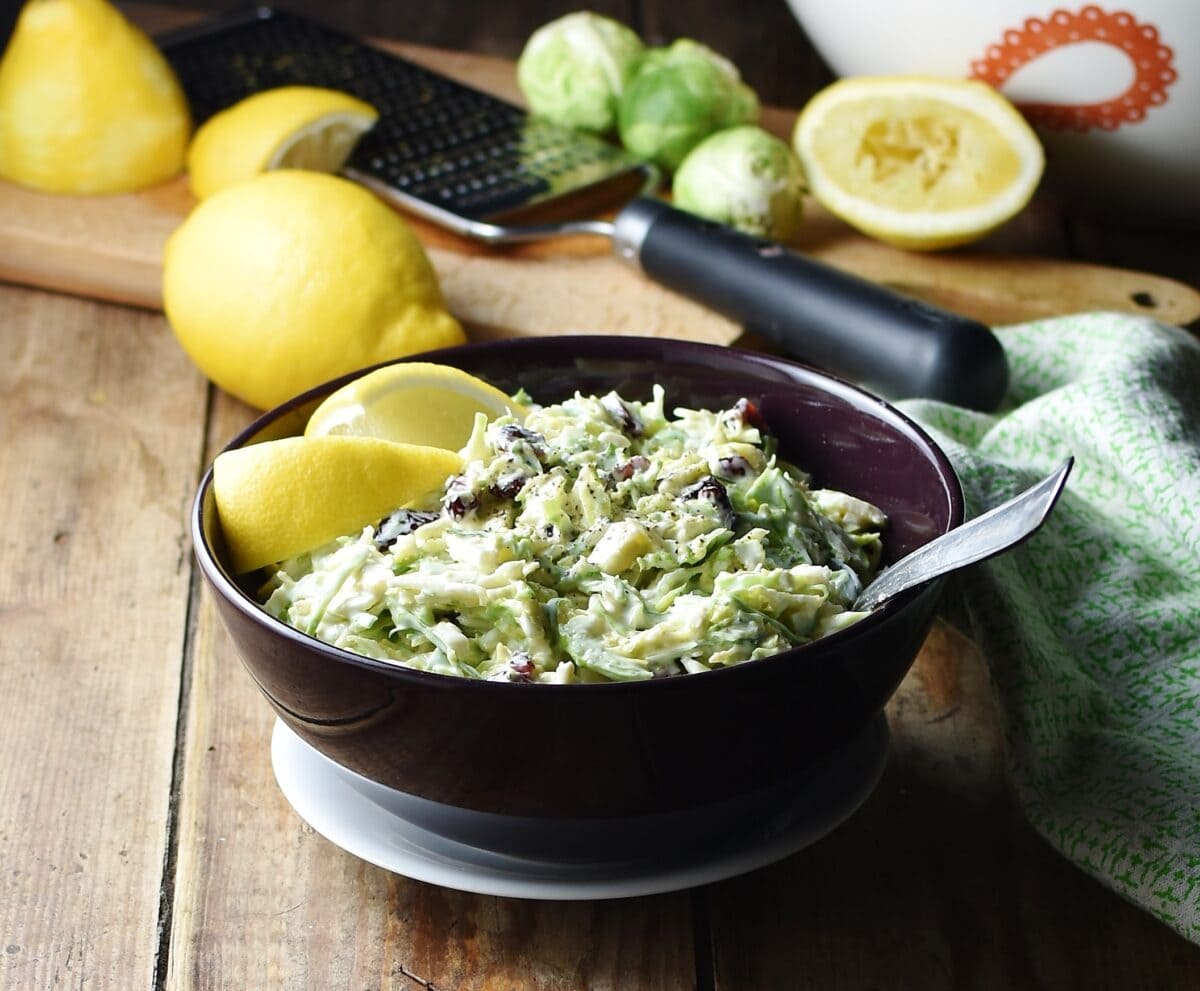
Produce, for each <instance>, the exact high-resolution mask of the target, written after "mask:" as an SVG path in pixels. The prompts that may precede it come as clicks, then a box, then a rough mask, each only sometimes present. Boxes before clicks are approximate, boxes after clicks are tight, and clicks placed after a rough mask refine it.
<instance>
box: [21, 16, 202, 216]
mask: <svg viewBox="0 0 1200 991" xmlns="http://www.w3.org/2000/svg"><path fill="white" fill-rule="evenodd" d="M190 133H191V115H190V113H189V110H188V105H187V100H186V98H185V97H184V94H183V90H182V89H181V87H180V85H179V81H178V79H177V78H176V76H175V73H174V71H173V70H172V69H171V67H170V65H169V64H168V63H167V60H166V59H165V58H163V56H162V54H161V53H160V52H159V51H158V49H157V48H155V47H154V44H153V42H151V40H150V39H149V38H148V37H146V35H145V34H144V33H143V32H142V31H140V30H139V29H138V28H136V27H134V26H133V25H132V24H130V23H129V22H128V21H127V20H126V19H125V18H124V17H123V16H122V15H121V13H120V12H119V11H118V10H117V9H116V8H115V7H113V6H112V5H111V4H109V3H106V2H104V0H39V2H37V3H27V4H26V5H25V6H24V8H23V9H22V10H21V14H20V16H19V18H18V20H17V24H16V27H15V28H14V30H13V34H12V37H11V39H10V40H9V43H8V47H7V50H6V51H5V52H4V57H3V59H2V60H0V177H3V178H5V179H7V180H9V181H11V182H14V183H17V184H19V185H22V186H27V187H29V188H31V189H37V190H41V191H43V192H50V193H72V194H97V193H123V192H132V191H135V190H139V189H144V188H146V187H149V186H153V185H156V184H158V183H161V182H165V181H166V180H167V179H170V178H172V177H174V176H176V175H178V174H179V173H180V172H181V171H182V169H183V163H184V155H185V153H186V150H187V144H188V138H189V136H190Z"/></svg>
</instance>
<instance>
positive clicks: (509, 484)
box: [492, 475, 528, 499]
mask: <svg viewBox="0 0 1200 991" xmlns="http://www.w3.org/2000/svg"><path fill="white" fill-rule="evenodd" d="M527 481H528V479H527V478H526V477H525V476H524V475H505V476H503V477H502V478H498V479H496V484H495V485H493V486H492V495H494V496H495V497H496V498H497V499H513V498H515V497H516V495H517V493H519V492H520V491H521V490H522V489H523V488H525V483H526V482H527Z"/></svg>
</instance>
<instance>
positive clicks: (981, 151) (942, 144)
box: [792, 76, 1044, 249]
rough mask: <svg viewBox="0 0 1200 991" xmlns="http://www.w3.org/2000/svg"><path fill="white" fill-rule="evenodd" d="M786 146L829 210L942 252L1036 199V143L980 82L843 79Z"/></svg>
mask: <svg viewBox="0 0 1200 991" xmlns="http://www.w3.org/2000/svg"><path fill="white" fill-rule="evenodd" d="M792 143H793V146H794V147H795V149H796V153H797V154H798V155H799V156H800V160H801V162H802V163H803V164H804V168H805V172H806V174H807V177H808V182H809V187H810V189H811V190H812V193H813V195H814V196H815V197H816V199H817V200H818V201H819V202H820V203H821V205H822V206H824V207H825V208H826V209H827V210H829V211H830V212H831V213H833V214H835V215H836V216H838V217H841V218H842V219H843V220H845V221H846V222H847V223H849V224H851V225H852V226H854V227H856V228H858V229H859V230H861V231H863V232H864V233H867V234H870V235H871V236H872V237H876V238H878V239H879V240H881V241H886V242H888V243H890V244H895V245H898V246H900V247H905V248H919V249H932V248H945V247H950V246H952V245H955V244H965V243H967V242H968V241H973V240H975V239H976V238H979V237H981V236H983V235H984V234H986V233H987V232H988V231H990V230H992V229H993V228H995V227H997V226H999V225H1000V224H1002V223H1003V222H1004V221H1006V220H1008V219H1009V218H1010V217H1012V216H1013V215H1014V214H1016V213H1017V212H1018V211H1019V210H1020V209H1021V208H1022V207H1023V206H1025V204H1026V203H1027V202H1028V201H1029V198H1030V197H1031V196H1032V195H1033V192H1034V190H1035V189H1036V188H1037V184H1038V181H1039V180H1040V179H1041V175H1042V169H1043V166H1044V156H1043V154H1042V147H1041V143H1040V142H1039V141H1038V138H1037V135H1036V134H1034V132H1033V129H1032V128H1030V126H1029V125H1028V124H1027V123H1026V122H1025V119H1024V118H1023V117H1022V116H1021V114H1020V113H1019V112H1018V111H1017V109H1016V108H1015V107H1014V106H1013V105H1012V104H1011V103H1009V101H1008V100H1007V99H1005V98H1004V97H1003V96H1002V95H1001V94H1000V93H998V92H997V91H996V90H994V89H992V88H991V87H990V86H988V85H986V84H985V83H981V82H976V81H969V80H951V79H935V78H927V77H920V76H863V77H856V78H849V79H844V80H842V81H840V82H837V83H834V84H833V85H832V86H829V87H826V88H825V89H824V90H822V91H821V92H820V93H818V94H817V95H816V96H815V97H813V99H812V100H811V101H809V103H808V104H807V105H806V106H805V108H804V110H803V111H802V112H801V114H800V116H799V118H798V120H797V122H796V128H795V131H794V132H793V136H792Z"/></svg>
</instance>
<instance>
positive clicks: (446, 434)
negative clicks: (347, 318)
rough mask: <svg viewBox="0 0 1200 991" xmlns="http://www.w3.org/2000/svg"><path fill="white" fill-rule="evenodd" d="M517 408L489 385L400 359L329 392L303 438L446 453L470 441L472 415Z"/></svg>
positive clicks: (492, 414)
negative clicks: (367, 440) (339, 438)
mask: <svg viewBox="0 0 1200 991" xmlns="http://www.w3.org/2000/svg"><path fill="white" fill-rule="evenodd" d="M510 411H511V412H513V413H515V414H516V415H517V416H522V415H523V414H524V410H523V408H522V407H521V406H520V405H519V404H517V403H515V402H514V401H513V400H512V399H510V398H509V397H508V396H506V395H505V394H504V393H503V392H501V391H500V390H499V389H497V388H496V387H495V386H492V385H489V384H488V383H487V382H484V381H483V380H482V379H477V378H475V376H473V375H469V374H468V373H466V372H464V371H462V370H461V369H458V368H453V367H451V366H449V365H439V364H434V363H432V362H426V361H406V362H403V363H401V364H398V365H388V366H386V367H384V368H377V369H376V370H375V371H373V372H369V373H367V374H366V375H364V376H362V377H361V378H358V379H355V380H354V381H353V382H350V383H348V384H347V385H344V386H342V387H341V388H340V389H338V390H337V391H336V392H334V393H331V394H330V395H329V396H328V397H327V398H326V399H325V401H324V402H322V403H321V405H320V406H318V407H317V408H316V409H315V410H313V412H312V415H311V416H310V417H309V420H308V426H307V427H305V430H304V434H305V436H306V437H320V436H327V435H331V434H334V435H357V436H365V437H379V438H382V439H384V440H391V441H399V442H402V443H409V444H427V445H429V446H431V447H442V448H446V449H447V450H450V451H457V450H459V449H460V448H462V447H463V446H464V445H465V444H466V443H467V441H468V439H470V436H471V429H472V427H473V425H474V423H475V415H476V414H477V413H483V414H484V415H486V416H487V417H488V419H495V418H496V417H498V416H503V415H504V414H505V413H508V412H510Z"/></svg>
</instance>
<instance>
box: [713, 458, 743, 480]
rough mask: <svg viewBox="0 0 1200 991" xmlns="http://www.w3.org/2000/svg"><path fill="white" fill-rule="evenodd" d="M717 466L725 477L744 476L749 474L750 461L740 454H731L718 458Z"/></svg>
mask: <svg viewBox="0 0 1200 991" xmlns="http://www.w3.org/2000/svg"><path fill="white" fill-rule="evenodd" d="M717 467H718V468H720V470H721V474H722V475H724V476H725V477H726V478H745V477H746V476H747V475H749V474H750V462H749V461H747V460H746V459H745V458H743V457H742V456H741V455H740V454H731V455H730V456H729V457H727V458H719V459H718V460H717Z"/></svg>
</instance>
